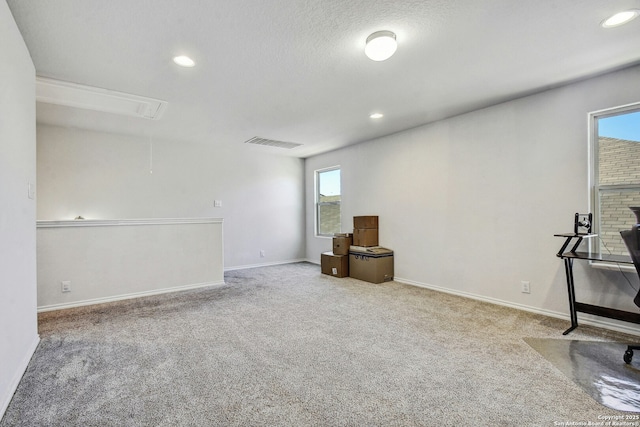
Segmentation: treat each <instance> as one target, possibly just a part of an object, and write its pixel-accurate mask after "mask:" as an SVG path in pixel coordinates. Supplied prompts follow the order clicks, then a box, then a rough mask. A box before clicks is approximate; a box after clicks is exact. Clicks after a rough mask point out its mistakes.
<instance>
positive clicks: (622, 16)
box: [600, 9, 640, 28]
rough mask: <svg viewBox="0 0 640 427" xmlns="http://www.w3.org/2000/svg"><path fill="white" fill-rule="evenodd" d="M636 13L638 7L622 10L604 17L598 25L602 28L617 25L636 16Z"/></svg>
mask: <svg viewBox="0 0 640 427" xmlns="http://www.w3.org/2000/svg"><path fill="white" fill-rule="evenodd" d="M638 15H640V10H638V9H629V10H625V11H624V12H618V13H616V14H615V15H613V16H611V17H609V18H607V19H605V20H604V21H602V22H601V23H600V25H601V26H602V27H603V28H613V27H617V26H619V25H624V24H626V23H627V22H629V21H631V20H633V19H635V18H637V17H638Z"/></svg>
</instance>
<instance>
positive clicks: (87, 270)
mask: <svg viewBox="0 0 640 427" xmlns="http://www.w3.org/2000/svg"><path fill="white" fill-rule="evenodd" d="M36 240H37V255H38V310H40V311H48V310H59V309H62V308H70V307H77V306H82V305H89V304H98V303H103V302H109V301H114V300H119V299H125V298H134V297H140V296H146V295H151V294H158V293H165V292H172V291H177V290H185V289H192V288H198V287H203V286H211V285H221V284H224V272H223V260H222V258H223V257H222V251H223V247H222V220H221V219H218V218H197V219H177V220H168V219H157V220H153V219H145V220H83V221H74V220H70V221H38V225H37V237H36ZM63 282H68V285H69V287H70V291H69V292H62V283H63Z"/></svg>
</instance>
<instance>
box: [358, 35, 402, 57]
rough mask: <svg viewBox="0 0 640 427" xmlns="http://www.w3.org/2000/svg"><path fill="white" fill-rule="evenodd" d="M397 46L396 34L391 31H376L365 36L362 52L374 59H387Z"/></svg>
mask: <svg viewBox="0 0 640 427" xmlns="http://www.w3.org/2000/svg"><path fill="white" fill-rule="evenodd" d="M397 48H398V43H397V42H396V35H395V34H394V33H392V32H391V31H376V32H375V33H373V34H371V35H370V36H369V37H367V45H366V46H365V48H364V53H365V54H366V55H367V56H368V57H369V59H372V60H374V61H384V60H385V59H389V58H390V57H391V55H393V54H394V53H395V51H396V49H397Z"/></svg>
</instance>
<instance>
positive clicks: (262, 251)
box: [260, 250, 265, 258]
mask: <svg viewBox="0 0 640 427" xmlns="http://www.w3.org/2000/svg"><path fill="white" fill-rule="evenodd" d="M264 257H265V253H264V250H261V251H260V258H264Z"/></svg>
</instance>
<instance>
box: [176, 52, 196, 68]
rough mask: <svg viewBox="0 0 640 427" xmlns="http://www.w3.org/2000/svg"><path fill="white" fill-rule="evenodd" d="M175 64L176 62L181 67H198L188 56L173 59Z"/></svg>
mask: <svg viewBox="0 0 640 427" xmlns="http://www.w3.org/2000/svg"><path fill="white" fill-rule="evenodd" d="M173 62H175V63H176V64H178V65H179V66H181V67H189V68H190V67H193V66H194V65H196V63H195V62H194V61H193V59H191V58H189V57H188V56H184V55H181V56H176V57H174V58H173Z"/></svg>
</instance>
